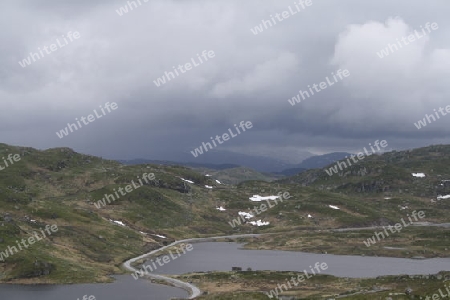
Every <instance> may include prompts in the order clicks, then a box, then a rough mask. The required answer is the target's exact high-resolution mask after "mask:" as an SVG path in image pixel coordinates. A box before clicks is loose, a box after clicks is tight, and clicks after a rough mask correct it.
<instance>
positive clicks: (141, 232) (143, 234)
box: [139, 231, 147, 235]
mask: <svg viewBox="0 0 450 300" xmlns="http://www.w3.org/2000/svg"><path fill="white" fill-rule="evenodd" d="M139 232H140V233H142V234H143V235H147V234H146V233H145V232H142V231H139Z"/></svg>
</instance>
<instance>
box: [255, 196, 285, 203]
mask: <svg viewBox="0 0 450 300" xmlns="http://www.w3.org/2000/svg"><path fill="white" fill-rule="evenodd" d="M278 198H280V197H279V196H267V197H262V196H260V195H253V197H250V198H249V199H250V200H251V201H254V202H261V201H263V200H276V199H278Z"/></svg>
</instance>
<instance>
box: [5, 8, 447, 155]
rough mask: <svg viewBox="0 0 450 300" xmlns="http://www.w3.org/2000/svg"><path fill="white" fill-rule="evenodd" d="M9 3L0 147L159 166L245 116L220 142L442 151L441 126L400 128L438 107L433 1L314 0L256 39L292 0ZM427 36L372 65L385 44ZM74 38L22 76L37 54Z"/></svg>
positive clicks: (439, 39)
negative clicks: (239, 128)
mask: <svg viewBox="0 0 450 300" xmlns="http://www.w3.org/2000/svg"><path fill="white" fill-rule="evenodd" d="M140 1H141V3H142V5H141V6H139V7H138V8H135V9H134V10H133V11H130V12H129V13H127V14H124V15H123V16H119V15H118V14H117V12H116V10H117V9H119V8H120V7H121V6H124V5H126V1H94V2H95V4H92V3H91V2H92V1H79V0H70V1H69V0H67V1H50V0H33V1H31V0H29V1H25V0H20V1H15V2H10V3H8V4H2V5H3V6H4V7H3V8H2V10H0V26H1V27H0V28H2V29H0V39H1V40H2V45H1V46H0V54H1V55H0V64H1V66H2V68H1V69H0V101H1V104H2V109H1V111H0V128H1V134H0V141H1V142H6V143H11V144H18V145H27V146H33V147H38V148H49V147H57V146H58V147H59V146H68V147H72V148H74V149H75V150H77V151H81V152H85V153H91V154H95V155H103V156H107V157H112V158H134V157H147V158H155V159H171V158H174V157H177V155H178V154H179V153H186V152H189V151H190V150H193V149H194V148H195V147H198V146H199V145H200V144H201V143H202V142H206V141H209V137H210V136H215V135H220V134H222V133H224V132H226V131H227V129H228V128H232V127H233V124H235V123H238V122H240V121H242V120H246V121H247V120H249V121H251V122H252V123H253V124H254V127H253V128H252V129H251V130H250V131H248V132H246V133H245V134H242V135H240V136H239V137H236V138H234V139H232V140H230V141H228V142H226V143H224V144H223V145H221V146H220V148H221V149H228V150H233V151H239V152H244V153H271V154H272V155H277V153H279V155H280V156H282V155H283V153H287V152H289V153H292V149H298V150H299V151H300V150H306V151H312V152H316V153H325V152H329V151H341V150H347V151H356V150H358V149H361V148H362V147H364V146H366V145H367V144H368V143H369V142H372V141H373V140H375V139H385V140H387V141H388V142H389V146H390V147H393V148H398V149H402V148H407V147H413V146H422V145H428V144H431V143H449V139H448V133H449V129H448V128H449V124H450V116H448V117H442V118H441V119H439V120H437V121H436V122H433V123H431V124H429V125H427V126H426V128H422V129H420V130H418V129H417V128H416V127H415V126H414V124H413V123H414V122H417V121H418V120H419V119H423V118H424V115H425V114H426V113H427V114H431V113H433V109H438V108H439V107H445V106H447V105H449V104H450V97H449V95H450V85H449V84H448V78H449V73H450V41H449V39H448V36H449V34H450V21H449V20H448V17H447V14H448V13H447V12H448V11H449V8H450V3H449V2H448V1H447V0H433V1H431V2H427V4H424V2H423V1H416V0H414V1H411V0H399V1H395V2H393V1H388V0H383V1H360V0H342V1H314V0H312V2H313V5H312V6H310V7H307V8H306V9H305V10H303V11H301V12H300V13H298V14H296V15H293V16H291V17H289V18H288V19H285V20H283V21H282V22H278V24H276V25H275V26H273V27H271V28H268V29H266V30H264V31H263V32H262V33H260V34H258V35H254V34H253V33H252V32H251V30H250V29H251V28H254V27H255V26H257V25H259V24H260V23H261V20H262V19H265V20H268V19H269V16H270V15H271V14H275V13H281V12H283V11H285V10H288V9H287V8H288V7H289V6H292V7H293V6H294V4H293V1H291V0H289V1H284V0H277V1H268V0H264V1H259V0H258V1H257V0H247V1H238V0H227V1H211V0H189V1H171V0H152V1H149V2H144V1H145V0H140ZM427 22H431V23H433V22H436V23H437V24H438V25H439V29H438V30H435V31H432V32H430V33H429V34H428V35H427V36H424V37H423V38H421V39H419V40H417V41H415V42H412V43H411V44H410V45H408V46H404V48H402V49H399V50H398V51H396V52H394V53H392V54H390V55H389V56H387V57H385V58H383V59H380V58H379V57H378V56H377V54H376V53H377V52H379V51H380V50H381V49H383V48H385V47H386V46H387V44H388V43H395V42H396V39H397V38H398V39H400V38H401V37H403V36H408V35H409V34H410V33H411V32H412V31H413V30H416V29H417V30H421V28H420V26H425V24H426V23H427ZM69 31H72V32H74V31H78V32H79V33H80V38H79V39H78V40H74V41H73V42H71V43H69V44H68V45H66V46H65V47H63V48H61V49H58V50H57V51H55V52H53V53H51V54H48V55H45V56H44V57H43V58H42V59H40V60H37V61H36V62H33V63H32V64H31V65H29V66H27V67H26V68H22V67H21V66H20V65H19V64H18V62H19V61H22V60H23V59H24V58H25V57H27V56H28V54H29V53H30V51H31V52H37V48H38V47H41V49H42V47H43V46H45V45H47V46H48V45H50V44H52V43H54V42H55V41H56V39H57V38H60V39H61V36H62V35H67V33H68V32H69ZM203 50H213V51H214V52H215V54H216V55H215V57H214V58H213V59H210V60H209V61H207V62H204V63H203V64H201V65H200V66H198V67H195V68H193V69H192V70H190V71H188V72H186V73H185V74H181V75H180V76H179V77H177V78H175V79H173V80H171V81H170V82H167V83H166V84H164V85H162V86H161V87H156V86H155V84H154V83H153V81H154V80H156V79H157V78H158V77H161V76H162V75H163V74H164V72H165V71H173V69H172V66H178V65H180V64H183V65H184V64H185V63H187V62H190V60H191V58H196V57H197V53H199V54H200V53H201V52H202V51H203ZM338 69H348V70H349V71H350V73H351V75H350V77H348V78H346V79H344V80H342V81H340V82H338V83H336V84H335V85H334V86H332V87H329V88H327V89H326V90H323V91H321V92H320V93H317V94H316V95H314V96H313V97H311V98H308V99H306V100H304V101H302V102H301V103H297V104H296V105H295V106H291V105H290V104H289V103H288V99H290V98H292V97H294V96H295V95H296V94H297V93H298V92H299V90H300V89H301V90H306V89H307V86H308V85H312V84H313V83H320V82H321V81H324V79H325V77H326V76H330V75H331V72H336V70H338ZM108 101H109V102H117V104H118V106H119V108H118V109H117V110H116V111H113V112H112V113H111V114H108V115H106V116H104V117H103V118H102V119H99V120H96V121H95V122H93V123H92V124H89V125H86V126H85V127H84V128H81V129H80V130H78V131H76V132H74V133H71V134H69V135H68V136H66V137H64V138H62V139H59V138H58V137H57V136H56V134H55V132H56V131H59V130H60V129H62V128H64V127H65V126H66V125H67V123H68V122H71V123H72V122H74V121H75V118H80V117H81V116H87V115H88V114H90V113H91V112H92V111H93V110H94V109H96V108H98V107H99V105H103V104H104V103H106V102H108Z"/></svg>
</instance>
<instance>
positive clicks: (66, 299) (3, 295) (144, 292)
mask: <svg viewBox="0 0 450 300" xmlns="http://www.w3.org/2000/svg"><path fill="white" fill-rule="evenodd" d="M114 277H115V278H116V279H117V280H116V281H115V282H114V283H109V284H74V285H34V286H30V285H5V284H3V285H0V299H1V300H77V299H78V298H79V299H80V300H81V299H82V298H83V296H84V295H88V296H89V295H94V296H95V297H96V300H167V299H170V298H171V297H180V298H183V297H186V298H187V297H188V293H187V292H185V291H183V290H182V289H178V288H173V287H168V286H164V285H159V284H152V283H150V281H148V280H145V279H140V280H134V279H133V278H132V277H131V276H130V275H121V276H114Z"/></svg>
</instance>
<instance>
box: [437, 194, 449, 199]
mask: <svg viewBox="0 0 450 300" xmlns="http://www.w3.org/2000/svg"><path fill="white" fill-rule="evenodd" d="M448 198H450V195H445V196H442V195H439V196H437V199H438V200H443V199H448Z"/></svg>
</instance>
